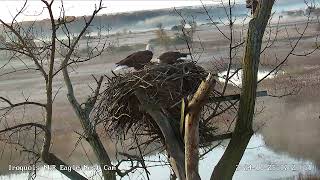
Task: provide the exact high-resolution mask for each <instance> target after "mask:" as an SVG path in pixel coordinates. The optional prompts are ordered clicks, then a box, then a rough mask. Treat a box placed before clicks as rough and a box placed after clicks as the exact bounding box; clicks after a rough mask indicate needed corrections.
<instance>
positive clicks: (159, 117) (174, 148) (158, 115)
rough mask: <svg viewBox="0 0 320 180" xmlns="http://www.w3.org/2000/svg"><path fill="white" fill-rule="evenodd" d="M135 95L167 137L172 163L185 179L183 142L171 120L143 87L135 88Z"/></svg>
mask: <svg viewBox="0 0 320 180" xmlns="http://www.w3.org/2000/svg"><path fill="white" fill-rule="evenodd" d="M135 95H136V96H137V98H138V100H139V102H140V103H141V106H142V108H143V109H144V110H145V111H146V112H147V113H148V114H149V115H150V116H151V117H152V118H153V120H154V121H155V122H156V123H157V125H158V127H159V128H160V130H161V133H162V134H163V136H164V139H165V144H166V150H167V152H168V154H169V156H170V164H171V166H172V169H173V171H174V173H175V174H176V176H177V177H178V178H179V180H185V178H186V173H185V164H184V150H183V144H182V142H180V138H179V137H177V136H176V134H175V132H174V130H173V129H172V126H171V124H170V121H171V120H170V119H168V117H166V116H165V115H164V113H162V111H161V108H160V107H159V106H158V105H156V104H154V103H152V102H149V101H148V98H147V97H146V96H145V93H144V90H143V89H142V88H140V89H137V90H135Z"/></svg>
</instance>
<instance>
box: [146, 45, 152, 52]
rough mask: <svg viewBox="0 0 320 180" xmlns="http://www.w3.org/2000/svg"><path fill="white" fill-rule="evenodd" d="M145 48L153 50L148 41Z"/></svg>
mask: <svg viewBox="0 0 320 180" xmlns="http://www.w3.org/2000/svg"><path fill="white" fill-rule="evenodd" d="M146 50H148V51H151V52H153V47H152V45H151V44H149V43H148V44H147V46H146Z"/></svg>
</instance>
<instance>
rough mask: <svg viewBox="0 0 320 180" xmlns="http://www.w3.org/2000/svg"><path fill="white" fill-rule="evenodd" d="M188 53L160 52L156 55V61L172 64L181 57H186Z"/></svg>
mask: <svg viewBox="0 0 320 180" xmlns="http://www.w3.org/2000/svg"><path fill="white" fill-rule="evenodd" d="M188 55H191V54H190V53H181V52H178V51H169V52H165V53H163V54H161V55H160V56H159V57H158V62H159V63H160V64H174V63H176V62H179V60H181V58H183V57H187V56H188Z"/></svg>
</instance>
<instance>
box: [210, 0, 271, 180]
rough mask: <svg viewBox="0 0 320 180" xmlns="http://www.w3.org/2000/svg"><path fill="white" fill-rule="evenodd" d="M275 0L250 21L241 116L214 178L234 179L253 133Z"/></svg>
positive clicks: (265, 0)
mask: <svg viewBox="0 0 320 180" xmlns="http://www.w3.org/2000/svg"><path fill="white" fill-rule="evenodd" d="M273 4H274V0H260V1H259V4H258V7H257V9H256V12H255V14H254V17H253V19H251V21H250V22H249V28H248V34H247V40H246V49H245V54H244V58H243V62H242V63H243V64H242V66H243V78H242V90H241V95H240V105H239V112H238V119H237V122H236V126H235V130H234V133H233V134H232V138H231V140H230V142H229V144H228V146H227V149H226V151H225V152H224V154H223V156H222V158H221V159H220V161H219V162H218V164H217V165H216V167H215V168H214V171H213V173H212V175H211V180H212V179H215V180H221V179H226V180H229V179H232V176H233V174H234V172H235V170H236V168H237V165H238V164H239V162H240V160H241V158H242V156H243V154H244V151H245V149H246V147H247V145H248V143H249V141H250V138H251V136H252V135H253V129H252V120H253V115H254V109H255V100H256V90H257V74H258V68H259V62H260V51H261V44H262V38H263V35H264V31H265V28H266V26H267V23H268V20H269V18H270V14H271V10H272V6H273Z"/></svg>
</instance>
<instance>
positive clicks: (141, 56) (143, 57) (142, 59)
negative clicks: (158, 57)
mask: <svg viewBox="0 0 320 180" xmlns="http://www.w3.org/2000/svg"><path fill="white" fill-rule="evenodd" d="M152 56H153V53H152V51H149V50H144V51H138V52H135V53H133V54H131V55H129V56H128V57H126V58H125V59H123V60H121V61H119V62H117V63H116V65H118V66H128V67H133V68H134V69H136V70H138V69H142V68H143V66H144V65H146V64H148V63H149V62H150V61H151V59H152Z"/></svg>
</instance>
